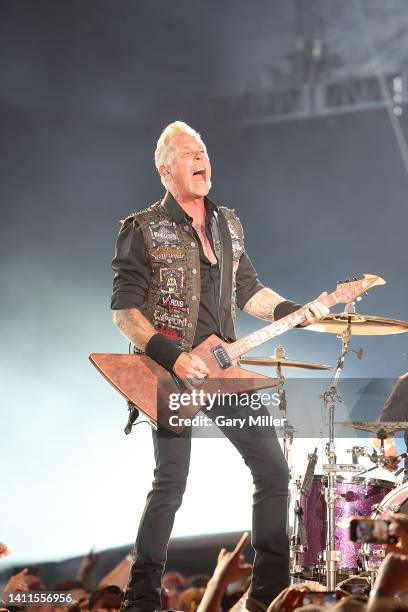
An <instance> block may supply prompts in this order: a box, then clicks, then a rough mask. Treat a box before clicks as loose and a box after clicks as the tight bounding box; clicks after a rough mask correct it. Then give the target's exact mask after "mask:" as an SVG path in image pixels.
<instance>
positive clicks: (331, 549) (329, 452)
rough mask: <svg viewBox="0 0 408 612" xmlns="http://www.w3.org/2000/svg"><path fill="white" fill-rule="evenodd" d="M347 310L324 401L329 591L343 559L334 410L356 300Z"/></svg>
mask: <svg viewBox="0 0 408 612" xmlns="http://www.w3.org/2000/svg"><path fill="white" fill-rule="evenodd" d="M345 312H346V313H347V314H348V315H349V316H348V322H347V325H346V327H345V329H343V331H342V332H341V336H340V338H341V352H340V355H339V357H338V359H337V364H336V369H335V372H334V376H333V378H332V381H331V385H330V386H329V387H328V388H327V389H326V391H325V392H324V393H323V404H324V407H325V412H326V414H328V419H329V441H328V442H327V444H326V457H327V460H328V464H326V465H325V466H323V471H324V473H325V474H326V475H327V488H326V492H325V499H326V509H327V537H326V550H325V555H324V561H325V564H326V588H327V590H328V591H334V590H335V588H336V571H337V565H338V563H339V561H341V559H340V558H339V554H338V552H339V551H337V550H336V540H335V529H336V525H335V520H336V516H335V514H336V496H335V490H336V475H337V472H338V471H340V470H339V469H338V466H337V457H336V446H335V441H334V412H335V408H336V404H337V403H338V402H341V401H342V399H341V396H340V394H339V392H338V382H339V379H340V375H341V373H342V371H343V368H344V360H345V358H346V355H347V353H348V352H349V350H350V340H351V315H352V314H354V313H355V308H354V303H351V304H346V307H345Z"/></svg>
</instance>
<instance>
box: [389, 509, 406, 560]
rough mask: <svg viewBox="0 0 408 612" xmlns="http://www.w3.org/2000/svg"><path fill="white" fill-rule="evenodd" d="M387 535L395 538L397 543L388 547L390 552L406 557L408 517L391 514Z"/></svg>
mask: <svg viewBox="0 0 408 612" xmlns="http://www.w3.org/2000/svg"><path fill="white" fill-rule="evenodd" d="M390 520H391V524H390V526H389V533H390V534H391V535H394V536H397V538H398V543H397V544H395V545H393V546H388V547H387V548H388V550H389V551H391V552H397V553H400V554H403V555H408V516H407V515H406V514H392V515H391V519H390Z"/></svg>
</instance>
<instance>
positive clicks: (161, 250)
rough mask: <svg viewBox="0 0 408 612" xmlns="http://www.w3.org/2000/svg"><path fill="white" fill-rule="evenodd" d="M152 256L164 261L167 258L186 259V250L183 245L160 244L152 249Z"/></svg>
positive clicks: (156, 259)
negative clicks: (169, 245)
mask: <svg viewBox="0 0 408 612" xmlns="http://www.w3.org/2000/svg"><path fill="white" fill-rule="evenodd" d="M149 254H150V257H151V258H152V259H154V260H155V261H164V260H166V259H184V257H185V255H186V250H185V249H182V248H181V247H168V246H160V247H156V248H155V249H152V250H151V251H150V253H149Z"/></svg>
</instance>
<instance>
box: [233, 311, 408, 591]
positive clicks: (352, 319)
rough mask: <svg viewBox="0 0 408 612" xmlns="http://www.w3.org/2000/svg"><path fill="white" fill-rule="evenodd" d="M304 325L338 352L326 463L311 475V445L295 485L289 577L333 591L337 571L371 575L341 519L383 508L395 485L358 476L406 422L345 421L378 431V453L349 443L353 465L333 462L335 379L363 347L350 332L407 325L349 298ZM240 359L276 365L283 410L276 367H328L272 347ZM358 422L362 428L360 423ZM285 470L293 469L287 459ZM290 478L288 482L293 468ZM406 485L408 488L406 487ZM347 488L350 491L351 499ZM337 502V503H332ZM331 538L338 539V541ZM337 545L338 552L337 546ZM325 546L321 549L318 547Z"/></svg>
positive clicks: (380, 459) (328, 403)
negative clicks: (330, 340) (334, 342)
mask: <svg viewBox="0 0 408 612" xmlns="http://www.w3.org/2000/svg"><path fill="white" fill-rule="evenodd" d="M306 329H307V330H315V331H323V332H328V333H334V334H336V335H337V336H338V337H339V338H340V340H341V352H340V355H339V357H338V359H337V363H336V367H335V372H334V375H333V377H332V380H331V381H330V384H329V386H328V388H327V389H326V391H325V392H324V394H323V396H322V399H323V404H324V408H325V413H326V415H327V417H328V429H329V439H328V442H327V444H326V448H325V454H326V458H327V463H326V464H325V465H324V466H323V472H324V473H323V475H322V476H314V475H313V474H314V469H315V465H316V464H315V463H314V464H313V466H312V464H311V456H313V455H315V456H317V454H316V451H317V449H315V453H312V454H311V455H309V456H308V467H307V470H306V473H305V475H304V477H303V480H302V481H301V479H300V478H299V479H298V480H297V481H296V482H295V483H294V485H295V487H296V491H297V494H298V495H299V499H296V502H295V508H294V511H295V521H294V532H293V536H292V539H291V553H292V569H291V573H292V575H293V576H300V575H301V576H302V577H303V578H305V577H313V578H318V579H319V580H320V581H322V580H323V579H324V582H325V583H326V586H327V589H328V590H330V591H332V590H334V589H335V587H336V576H337V574H339V576H350V575H353V574H356V573H358V574H359V575H362V572H363V566H364V567H365V568H366V573H367V574H370V577H371V576H372V575H373V571H374V570H373V568H372V567H370V568H369V566H370V565H372V563H369V559H368V556H365V554H364V551H363V550H362V548H363V547H362V546H361V545H359V544H358V543H351V542H349V538H348V528H346V527H347V521H344V520H343V519H344V517H346V518H347V516H351V515H355V514H358V515H359V516H366V515H367V514H369V513H370V512H374V513H379V512H381V511H382V510H381V508H382V502H383V500H386V499H388V498H389V496H390V495H391V492H392V490H393V489H394V484H393V483H391V482H389V481H379V480H378V479H375V480H370V479H368V480H367V479H362V478H360V477H359V476H360V475H361V474H364V473H366V472H367V471H370V470H371V469H376V468H377V467H378V466H379V465H383V466H384V465H386V461H387V458H386V456H385V453H384V440H385V439H386V438H387V437H391V436H393V435H395V432H396V431H398V430H399V429H408V423H390V424H388V423H384V422H381V423H378V422H377V423H375V424H373V423H369V424H367V423H364V422H363V423H359V422H346V423H344V425H349V426H352V427H355V428H356V429H359V428H361V429H364V430H365V431H371V432H372V433H374V434H377V437H378V438H379V439H380V440H381V450H380V451H379V452H378V453H377V451H374V452H372V453H370V452H369V449H368V448H366V447H363V446H354V447H353V448H352V449H350V450H349V451H348V452H350V453H351V455H352V463H351V464H343V463H337V457H336V447H335V437H334V424H335V423H334V414H335V408H336V405H337V403H338V402H341V401H342V398H341V396H340V394H339V391H338V383H339V379H340V376H341V373H342V371H343V368H344V361H345V357H346V355H347V354H348V353H350V352H353V353H354V354H355V355H356V357H357V359H362V356H363V350H362V349H358V350H354V349H351V348H350V341H351V335H352V334H354V335H386V334H398V333H404V332H407V331H408V323H406V322H404V321H399V320H397V319H389V318H387V317H379V316H371V315H362V314H359V313H357V312H356V309H355V304H354V302H353V303H349V304H347V305H346V307H345V309H344V312H342V313H340V314H329V315H328V316H327V317H325V318H324V319H322V320H321V321H319V322H318V323H315V324H314V325H309V326H307V327H306ZM241 363H246V364H249V365H261V366H272V367H276V368H277V373H278V376H279V382H280V391H278V393H280V395H281V398H280V399H281V404H282V411H283V412H284V413H285V414H286V395H285V391H284V387H283V384H284V377H283V376H282V370H281V368H283V367H288V368H302V369H316V370H318V369H321V370H328V369H331V368H330V366H325V365H323V364H316V363H311V362H310V363H309V362H301V361H294V360H289V359H287V358H286V356H285V354H284V350H283V347H277V349H276V351H275V354H274V355H273V356H272V357H259V358H257V357H255V358H243V359H241ZM361 425H362V427H359V426H361ZM293 433H294V430H293V428H292V427H291V426H290V425H289V426H288V429H287V430H286V431H285V432H284V452H285V457H289V458H290V459H291V452H292V443H293ZM360 456H367V457H368V458H369V459H370V460H371V461H372V462H373V463H374V464H375V465H374V467H373V468H370V469H369V470H363V471H362V468H363V466H362V465H359V457H360ZM388 467H389V464H388ZM290 469H291V470H292V464H291V463H290ZM401 471H404V468H403V469H402V470H399V471H398V473H401ZM339 472H346V473H350V474H358V476H351V477H349V480H346V479H345V478H343V477H341V476H339ZM405 477H406V478H407V479H408V462H407V467H406V468H405ZM350 478H351V480H350ZM291 479H292V482H293V477H292V471H291ZM343 486H344V487H346V488H345V489H344V492H342V487H343ZM405 486H407V488H408V485H405ZM390 489H391V491H390ZM387 491H388V494H387ZM350 492H351V493H352V496H351V498H350V495H349V494H350ZM407 499H408V494H407ZM336 502H337V505H338V506H336ZM373 502H375V503H373ZM316 504H317V506H316ZM407 507H408V501H407ZM395 510H401V506H400V504H392V505H391V506H390V511H395ZM337 514H338V515H337ZM407 514H408V509H407ZM324 516H325V519H324ZM336 519H337V524H336ZM338 519H342V520H338ZM322 523H323V524H322ZM336 529H337V531H336ZM336 538H337V540H338V542H337V543H336ZM336 546H337V548H338V549H339V550H337V549H336ZM324 548H325V550H324V551H323V549H324ZM383 553H384V551H383V550H382V549H381V550H380V551H372V552H371V557H375V558H376V559H377V558H379V557H382V556H383ZM368 568H369V569H368ZM374 569H375V568H374Z"/></svg>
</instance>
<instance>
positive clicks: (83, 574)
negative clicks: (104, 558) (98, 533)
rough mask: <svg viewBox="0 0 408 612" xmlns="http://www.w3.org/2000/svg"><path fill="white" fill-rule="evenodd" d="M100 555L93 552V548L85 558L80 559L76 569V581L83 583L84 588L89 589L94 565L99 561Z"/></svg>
mask: <svg viewBox="0 0 408 612" xmlns="http://www.w3.org/2000/svg"><path fill="white" fill-rule="evenodd" d="M100 556H101V553H96V552H94V550H93V548H92V549H91V550H90V551H89V553H88V554H87V555H85V557H83V558H82V559H81V562H80V564H79V567H78V571H77V574H76V577H77V579H78V580H80V581H81V582H83V583H84V585H85V586H86V588H88V589H89V586H90V580H91V574H92V572H93V571H94V569H95V566H96V564H97V563H98V561H99V558H100Z"/></svg>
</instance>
